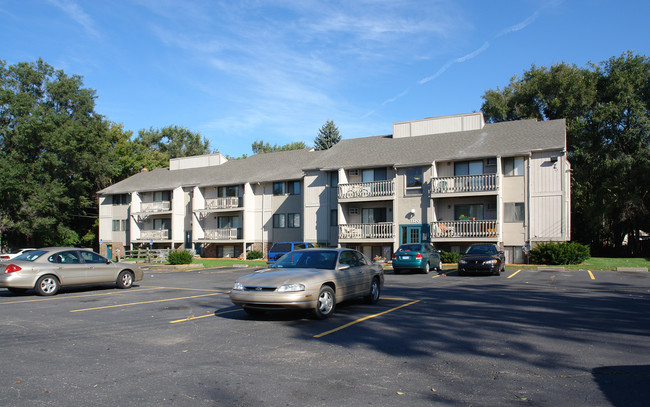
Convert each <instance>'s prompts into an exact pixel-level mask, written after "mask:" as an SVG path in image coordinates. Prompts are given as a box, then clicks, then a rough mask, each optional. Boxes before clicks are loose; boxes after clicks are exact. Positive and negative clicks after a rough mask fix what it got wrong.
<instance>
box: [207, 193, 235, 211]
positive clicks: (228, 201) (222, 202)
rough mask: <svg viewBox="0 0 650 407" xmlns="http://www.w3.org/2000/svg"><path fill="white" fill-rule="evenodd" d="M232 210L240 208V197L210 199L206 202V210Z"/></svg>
mask: <svg viewBox="0 0 650 407" xmlns="http://www.w3.org/2000/svg"><path fill="white" fill-rule="evenodd" d="M230 208H239V197H236V196H227V197H222V198H208V199H206V200H205V209H230Z"/></svg>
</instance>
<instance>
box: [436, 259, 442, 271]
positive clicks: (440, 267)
mask: <svg viewBox="0 0 650 407" xmlns="http://www.w3.org/2000/svg"><path fill="white" fill-rule="evenodd" d="M436 271H442V262H441V261H439V262H438V267H436Z"/></svg>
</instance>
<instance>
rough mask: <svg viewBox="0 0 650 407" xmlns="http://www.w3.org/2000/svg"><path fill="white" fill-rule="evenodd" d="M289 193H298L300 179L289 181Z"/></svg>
mask: <svg viewBox="0 0 650 407" xmlns="http://www.w3.org/2000/svg"><path fill="white" fill-rule="evenodd" d="M289 194H291V195H300V181H290V182H289Z"/></svg>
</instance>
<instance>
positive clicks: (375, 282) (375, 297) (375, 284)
mask: <svg viewBox="0 0 650 407" xmlns="http://www.w3.org/2000/svg"><path fill="white" fill-rule="evenodd" d="M380 294H381V284H379V279H378V278H377V277H375V278H373V279H372V283H370V294H368V295H366V296H365V297H364V299H365V300H366V303H368V304H377V302H379V295H380Z"/></svg>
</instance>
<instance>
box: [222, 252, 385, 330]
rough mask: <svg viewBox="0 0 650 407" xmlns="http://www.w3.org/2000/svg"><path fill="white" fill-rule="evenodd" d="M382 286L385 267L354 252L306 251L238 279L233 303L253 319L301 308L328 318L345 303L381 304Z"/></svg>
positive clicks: (322, 317)
mask: <svg viewBox="0 0 650 407" xmlns="http://www.w3.org/2000/svg"><path fill="white" fill-rule="evenodd" d="M383 284H384V270H383V268H382V266H381V265H380V264H376V263H373V262H372V261H370V260H369V259H368V258H367V257H366V256H365V255H363V254H362V253H360V252H358V251H356V250H351V249H305V250H297V251H293V252H289V253H287V254H285V255H284V256H282V257H281V258H280V259H279V260H278V261H276V262H275V264H274V265H273V267H271V268H266V269H263V270H260V271H258V272H255V273H252V274H249V275H247V276H244V277H241V278H239V279H238V280H237V281H236V282H235V284H234V285H233V288H232V291H231V292H230V300H231V301H232V303H233V304H235V305H238V306H241V307H243V308H244V311H246V312H247V313H249V314H259V313H262V312H265V311H274V310H287V309H303V310H311V311H312V312H313V313H314V315H315V316H316V318H318V319H325V318H327V317H329V316H330V315H332V313H333V312H334V308H335V307H336V304H338V303H340V302H341V301H345V300H349V299H352V298H357V297H364V298H365V300H366V302H368V303H370V304H375V303H377V301H379V294H380V292H381V287H382V286H383Z"/></svg>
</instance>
